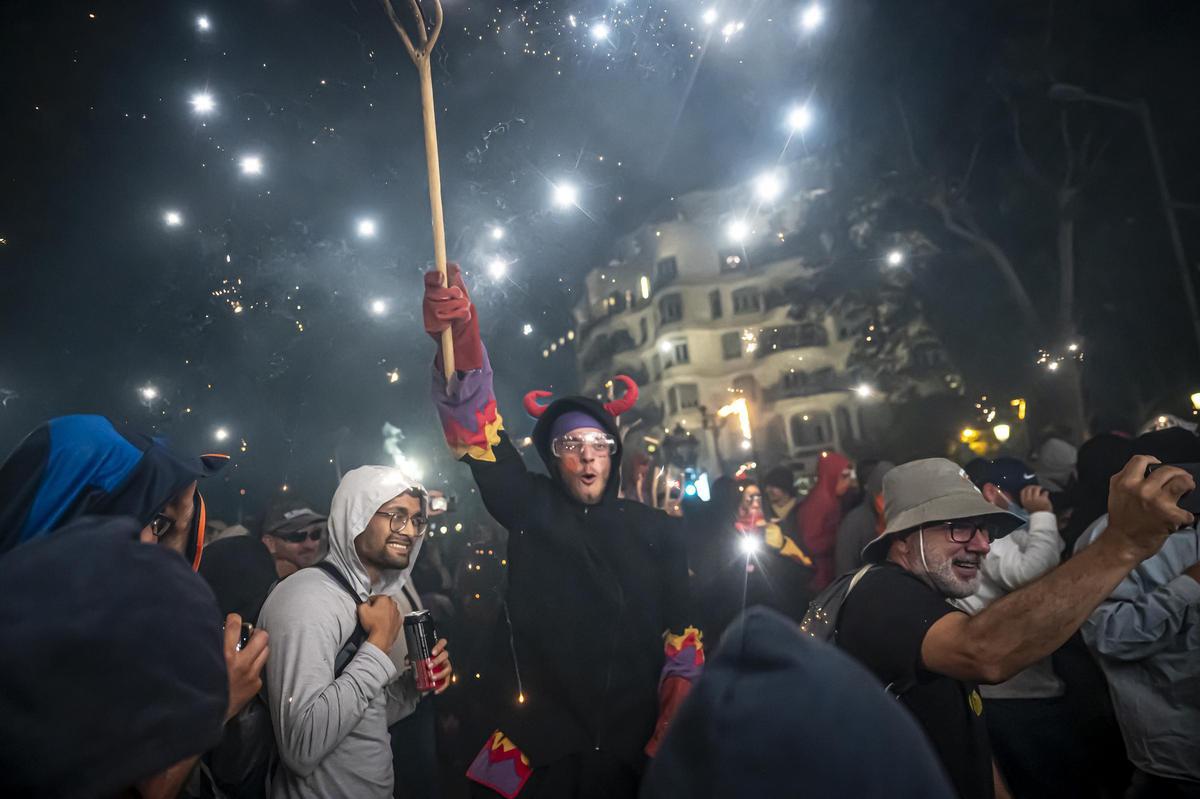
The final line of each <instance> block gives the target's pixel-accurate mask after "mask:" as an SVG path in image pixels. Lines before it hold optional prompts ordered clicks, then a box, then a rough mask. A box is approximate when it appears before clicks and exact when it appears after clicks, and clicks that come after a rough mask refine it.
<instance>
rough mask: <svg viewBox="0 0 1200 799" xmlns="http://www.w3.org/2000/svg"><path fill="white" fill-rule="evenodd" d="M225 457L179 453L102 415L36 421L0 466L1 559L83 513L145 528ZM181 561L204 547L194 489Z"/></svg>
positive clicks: (196, 559)
mask: <svg viewBox="0 0 1200 799" xmlns="http://www.w3.org/2000/svg"><path fill="white" fill-rule="evenodd" d="M228 460H229V456H228V455H201V456H200V457H193V458H188V457H184V456H182V455H180V454H178V453H176V452H174V451H172V450H170V449H168V448H167V446H166V443H165V442H164V441H163V440H162V439H160V438H151V437H149V436H145V435H141V434H139V433H133V432H129V431H125V430H120V429H118V428H117V427H116V425H114V424H113V423H112V422H111V421H110V420H108V419H107V418H105V417H103V416H94V415H76V416H60V417H58V418H56V419H51V420H50V421H49V422H46V423H45V424H43V425H42V426H40V427H38V428H37V429H36V430H34V431H33V432H32V433H30V434H29V435H28V436H26V438H25V440H24V441H22V442H21V443H20V445H18V446H17V448H16V450H14V451H13V453H12V454H11V455H10V456H9V457H8V460H6V461H5V462H4V464H3V465H0V557H3V556H4V554H5V553H7V552H9V551H10V550H12V549H14V548H15V547H17V546H18V545H20V544H24V543H27V542H29V541H32V540H34V539H37V538H41V537H42V536H45V535H48V534H49V533H52V532H53V531H55V530H57V529H58V528H60V527H63V526H64V525H66V524H68V523H69V522H71V521H72V520H73V519H77V518H79V517H81V516H131V517H133V519H134V520H136V521H137V522H138V524H139V525H141V526H142V527H145V526H146V525H147V524H149V523H150V522H151V521H152V520H153V519H154V516H155V514H157V513H158V512H159V511H161V510H162V509H163V507H165V506H166V504H167V503H168V502H169V501H170V500H171V499H172V498H173V497H174V496H175V495H176V494H178V493H179V491H180V490H181V489H182V488H184V487H185V486H187V485H188V484H190V483H192V482H194V481H196V480H199V479H201V478H204V477H208V476H209V475H212V474H215V473H216V472H217V471H218V470H219V469H220V468H221V467H222V466H224V465H225V463H226V462H228ZM195 506H196V512H195V514H194V515H193V518H192V529H191V530H190V531H189V534H188V543H187V551H186V553H185V555H186V557H187V560H188V562H189V563H191V564H192V568H193V570H194V569H196V568H198V567H199V565H200V557H201V554H202V552H203V550H204V522H205V518H204V516H205V509H204V500H203V498H202V497H201V496H200V493H199V491H197V492H196V503H195Z"/></svg>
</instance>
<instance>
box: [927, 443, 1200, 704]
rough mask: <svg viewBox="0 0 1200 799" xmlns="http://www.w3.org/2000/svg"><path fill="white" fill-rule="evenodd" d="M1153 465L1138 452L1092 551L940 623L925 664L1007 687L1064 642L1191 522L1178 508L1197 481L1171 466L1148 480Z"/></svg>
mask: <svg viewBox="0 0 1200 799" xmlns="http://www.w3.org/2000/svg"><path fill="white" fill-rule="evenodd" d="M1155 462H1156V461H1155V460H1154V459H1153V458H1150V457H1146V456H1144V455H1139V456H1137V457H1134V458H1133V459H1132V460H1131V461H1130V462H1129V463H1128V464H1127V465H1126V466H1125V469H1124V470H1123V471H1121V473H1120V474H1117V475H1116V476H1114V477H1113V479H1112V487H1111V492H1110V496H1109V501H1108V508H1109V527H1108V529H1107V530H1106V531H1105V532H1104V534H1103V535H1101V536H1100V537H1099V538H1098V539H1097V540H1096V542H1095V543H1094V544H1092V545H1091V546H1090V547H1088V548H1087V549H1085V550H1084V551H1083V552H1081V553H1080V554H1078V555H1076V556H1075V557H1073V558H1071V559H1070V560H1068V561H1067V562H1066V563H1064V564H1063V565H1061V566H1059V567H1058V568H1056V569H1054V570H1053V571H1051V572H1050V573H1049V574H1047V575H1046V576H1045V577H1043V578H1041V579H1040V580H1037V581H1036V582H1034V583H1032V584H1030V585H1028V586H1026V587H1025V588H1022V589H1020V590H1018V591H1014V592H1013V593H1011V594H1009V595H1008V596H1006V597H1003V598H1002V599H999V600H997V601H996V602H994V603H992V604H991V605H989V606H988V607H987V608H985V609H984V610H983V611H981V612H980V613H979V614H978V615H976V616H967V615H965V614H962V613H950V614H948V615H946V616H944V617H942V618H941V619H939V620H938V621H937V622H935V623H934V625H933V626H932V627H930V628H929V631H928V632H927V633H926V634H925V638H924V640H923V641H922V644H921V659H922V661H923V662H924V664H925V667H926V668H927V669H929V670H930V671H934V672H937V673H939V674H945V675H947V676H950V677H954V678H957V679H962V680H974V681H978V682H984V683H997V682H1003V681H1004V680H1007V679H1008V678H1010V677H1012V676H1013V675H1014V674H1016V673H1017V672H1018V671H1020V670H1021V669H1023V668H1025V667H1027V666H1029V665H1031V664H1033V663H1034V662H1036V661H1038V660H1040V659H1042V658H1044V657H1046V656H1047V655H1049V654H1050V653H1051V652H1053V651H1054V650H1055V649H1057V648H1058V647H1059V646H1061V645H1062V644H1063V643H1065V642H1066V640H1067V639H1068V638H1069V637H1070V636H1071V634H1072V633H1074V632H1075V630H1077V629H1079V627H1080V625H1082V624H1083V622H1084V620H1086V619H1087V618H1088V616H1089V614H1091V612H1092V611H1093V610H1094V609H1095V608H1096V606H1097V605H1099V604H1100V603H1101V602H1102V601H1104V600H1105V599H1107V598H1108V596H1109V595H1110V594H1111V593H1112V592H1113V589H1114V588H1116V587H1117V585H1118V584H1120V582H1121V581H1122V580H1123V579H1124V578H1125V576H1126V575H1127V574H1129V572H1130V571H1132V570H1133V568H1134V567H1135V566H1137V564H1139V563H1141V562H1142V561H1143V560H1145V559H1146V558H1148V557H1150V556H1152V555H1154V554H1155V553H1157V552H1158V551H1159V549H1161V548H1162V546H1163V544H1164V542H1165V541H1166V539H1167V536H1168V535H1170V534H1171V533H1172V532H1174V531H1175V530H1177V529H1179V528H1180V527H1181V526H1184V525H1189V524H1191V523H1192V521H1193V519H1192V514H1190V513H1188V512H1187V511H1185V510H1182V509H1181V508H1179V506H1178V505H1177V504H1176V503H1178V501H1179V498H1180V497H1181V496H1182V495H1183V494H1185V493H1187V492H1188V491H1191V490H1192V489H1193V488H1195V483H1194V482H1193V481H1192V478H1191V477H1190V476H1189V475H1188V474H1187V472H1184V471H1183V470H1182V469H1175V468H1171V467H1164V468H1162V469H1158V470H1157V471H1155V472H1152V473H1151V474H1150V475H1149V476H1147V475H1146V469H1147V467H1148V466H1149V465H1150V464H1152V463H1155Z"/></svg>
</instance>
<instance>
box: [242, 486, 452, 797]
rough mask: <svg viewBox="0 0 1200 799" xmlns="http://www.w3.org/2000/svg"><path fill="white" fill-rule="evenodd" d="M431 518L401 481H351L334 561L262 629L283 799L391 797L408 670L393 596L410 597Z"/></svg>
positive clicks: (299, 585)
mask: <svg viewBox="0 0 1200 799" xmlns="http://www.w3.org/2000/svg"><path fill="white" fill-rule="evenodd" d="M427 513H428V510H427V507H426V495H425V490H424V489H423V488H422V487H421V486H420V485H419V484H418V483H417V482H416V481H415V480H412V479H411V478H409V477H408V476H407V475H406V474H405V473H404V472H403V471H402V470H400V469H396V468H392V467H385V466H362V467H359V468H358V469H354V470H353V471H350V472H348V473H347V474H346V475H345V476H344V477H343V478H342V481H341V483H340V484H339V485H338V488H337V491H336V492H335V493H334V495H333V503H332V506H331V508H330V514H329V555H328V556H327V557H326V559H325V560H324V561H322V562H321V563H320V564H318V565H317V566H316V567H312V568H306V569H301V570H299V571H298V572H296V573H295V574H293V575H292V576H291V577H289V578H288V579H286V580H284V581H283V582H282V583H280V584H279V586H278V587H277V588H276V589H275V590H274V591H272V592H271V595H270V596H269V597H268V598H267V601H266V603H265V604H264V605H263V609H262V613H261V615H260V616H259V624H260V626H261V627H262V628H263V629H266V630H268V631H269V632H270V635H271V640H272V655H273V656H272V658H271V659H270V661H269V662H268V664H267V675H266V691H267V698H268V701H269V704H270V708H271V721H272V726H273V728H274V731H275V740H276V743H277V744H278V748H279V756H280V760H281V763H280V767H279V769H278V770H277V771H276V774H275V778H274V780H273V782H272V787H271V793H272V796H273V797H275V799H285V798H286V799H300V798H301V797H303V798H304V799H308V798H309V797H312V798H313V799H315V798H316V797H328V796H354V797H367V798H368V799H370V798H371V797H378V799H385V797H391V795H392V786H393V781H394V777H393V773H392V751H391V746H390V741H389V736H388V729H387V727H388V712H387V704H388V695H387V694H388V692H387V690H386V689H387V688H388V686H389V684H391V683H392V682H393V681H395V680H397V679H398V678H399V677H400V669H399V667H398V664H399V663H403V654H402V653H400V654H398V653H397V652H396V649H397V647H398V646H401V647H402V646H403V642H402V641H401V642H400V644H397V641H398V639H400V638H402V636H401V635H400V633H401V627H402V620H401V616H400V611H399V609H398V607H397V605H396V601H395V600H394V599H393V596H402V591H403V587H404V583H405V581H406V580H407V579H408V577H409V573H410V571H411V569H412V564H413V562H414V561H415V560H416V557H417V552H418V551H419V550H420V547H421V542H422V540H423V538H424V533H425V528H426V527H427V525H428V516H427ZM360 628H361V629H360ZM355 642H358V646H357V648H356V649H354V651H353V652H351V651H350V650H351V649H353V646H351V645H352V644H354V643H355ZM445 649H446V643H445V641H439V642H438V646H437V647H436V648H435V650H434V654H435V656H436V657H435V662H434V672H435V677H436V678H437V680H438V689H437V690H438V691H439V692H440V691H442V690H444V689H445V687H446V686H447V685H449V681H450V669H449V662H448V655H447V654H446V651H445Z"/></svg>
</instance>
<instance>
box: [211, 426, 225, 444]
mask: <svg viewBox="0 0 1200 799" xmlns="http://www.w3.org/2000/svg"><path fill="white" fill-rule="evenodd" d="M213 438H215V439H216V440H217V441H228V440H229V430H228V429H226V428H224V427H218V428H217V429H216V430H214V431H213Z"/></svg>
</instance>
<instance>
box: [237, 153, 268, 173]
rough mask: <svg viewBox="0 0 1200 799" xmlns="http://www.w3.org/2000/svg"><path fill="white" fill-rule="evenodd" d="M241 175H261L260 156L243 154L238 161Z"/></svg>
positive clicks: (261, 163)
mask: <svg viewBox="0 0 1200 799" xmlns="http://www.w3.org/2000/svg"><path fill="white" fill-rule="evenodd" d="M238 166H239V167H241V170H242V174H243V175H261V174H262V171H263V160H262V157H261V156H257V155H244V156H242V160H241V161H239V162H238Z"/></svg>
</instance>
